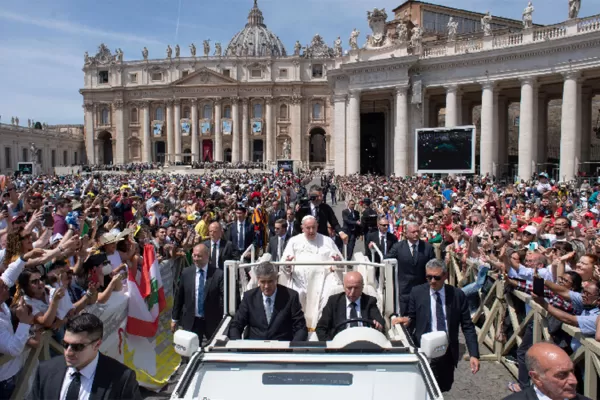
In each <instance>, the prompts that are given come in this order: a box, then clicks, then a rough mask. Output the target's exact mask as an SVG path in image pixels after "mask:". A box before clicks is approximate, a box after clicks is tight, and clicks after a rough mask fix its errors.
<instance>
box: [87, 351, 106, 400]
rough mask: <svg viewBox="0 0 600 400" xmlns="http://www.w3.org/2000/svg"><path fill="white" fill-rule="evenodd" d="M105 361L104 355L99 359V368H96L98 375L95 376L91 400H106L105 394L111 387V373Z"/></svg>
mask: <svg viewBox="0 0 600 400" xmlns="http://www.w3.org/2000/svg"><path fill="white" fill-rule="evenodd" d="M105 364H106V363H105V359H104V356H103V355H102V354H100V355H99V358H98V366H97V367H96V374H95V375H94V382H93V383H92V393H91V394H90V400H101V399H103V398H104V393H105V392H106V391H107V390H108V387H109V386H110V379H109V376H110V374H109V372H108V371H107V370H106V366H105Z"/></svg>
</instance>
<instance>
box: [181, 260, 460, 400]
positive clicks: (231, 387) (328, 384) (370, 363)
mask: <svg viewBox="0 0 600 400" xmlns="http://www.w3.org/2000/svg"><path fill="white" fill-rule="evenodd" d="M267 257H268V255H267ZM258 264H259V263H254V264H241V263H240V262H237V261H228V262H226V263H225V278H224V285H225V288H224V293H225V301H224V303H225V305H224V318H223V320H222V321H221V324H220V325H219V328H218V329H217V332H216V333H215V335H214V336H213V337H212V338H211V340H210V341H209V343H207V344H206V346H205V347H204V348H203V349H201V347H200V343H199V341H198V336H197V335H196V334H194V333H192V332H188V331H183V330H179V331H177V332H176V333H175V336H174V342H175V350H176V351H177V352H178V353H179V354H181V355H182V356H185V357H190V360H189V362H188V364H187V367H186V368H185V371H184V372H183V375H182V377H181V379H180V381H179V382H178V384H177V386H176V388H175V390H174V391H173V394H172V395H171V399H189V400H192V399H194V400H195V399H200V400H239V399H261V400H262V399H276V398H282V399H285V400H296V399H298V400H306V399H314V400H318V399H334V398H343V399H344V400H354V399H356V400H366V399H376V400H387V399H389V400H392V399H394V400H395V399H398V398H404V399H431V400H433V399H443V396H442V393H441V392H440V390H439V388H438V385H437V383H436V381H435V378H434V377H433V374H432V372H431V369H430V367H429V360H430V359H432V358H436V357H440V356H442V355H443V354H444V353H445V352H446V347H447V344H448V339H447V337H446V334H445V333H444V332H432V333H428V334H426V335H423V337H422V339H421V348H416V347H415V345H414V344H413V342H412V340H411V338H410V336H409V335H408V333H407V331H406V330H405V328H404V327H403V326H401V325H395V326H393V327H391V328H390V329H389V330H388V331H387V335H385V334H384V333H381V332H379V331H378V330H375V329H371V328H369V327H367V326H361V327H351V328H347V329H344V330H341V331H340V332H339V333H337V335H336V336H335V337H334V338H333V340H331V341H328V342H320V341H318V339H317V337H316V335H315V334H314V328H315V326H310V324H309V325H308V330H309V340H308V341H306V342H284V341H260V340H229V338H228V337H227V333H228V331H229V324H230V323H231V321H232V319H233V316H234V315H235V312H236V304H239V299H238V298H239V297H240V296H241V295H242V294H243V292H244V291H245V290H247V289H249V288H252V287H253V279H251V281H250V282H248V280H247V278H246V270H248V269H250V268H251V267H255V266H257V265H258ZM273 264H275V265H294V263H290V262H288V263H273ZM302 264H303V265H306V264H307V263H306V262H303V263H302ZM310 265H313V266H315V268H318V266H326V265H327V266H331V265H333V266H334V267H335V268H338V270H339V271H340V272H343V271H345V270H347V268H348V267H353V268H354V269H356V270H358V271H359V272H361V273H362V275H363V277H364V278H365V279H364V281H365V287H364V292H365V293H366V294H369V295H371V296H374V297H376V298H377V305H378V307H379V308H380V310H381V311H382V315H383V316H384V318H385V320H386V325H387V326H388V328H389V324H390V320H391V317H392V316H394V315H396V312H397V310H399V305H398V304H397V302H396V300H395V299H396V297H395V295H394V287H395V286H396V284H397V282H396V281H397V278H394V277H397V276H398V275H397V271H396V260H384V264H374V263H372V262H369V260H368V259H366V257H365V256H364V255H362V254H361V253H358V254H356V255H355V257H354V261H351V262H343V261H341V262H314V263H310ZM249 267H250V268H249ZM376 268H379V270H380V273H379V276H380V279H379V283H377V281H376V280H375V269H376ZM250 275H251V276H252V273H250ZM386 277H388V278H389V279H386ZM319 285H320V286H321V287H320V288H311V290H318V291H322V290H323V287H322V285H321V284H319ZM254 287H256V286H254ZM341 291H343V287H342V286H340V287H337V288H330V289H329V294H335V293H339V292H341ZM323 305H324V304H323ZM318 317H319V316H318V315H317V316H311V315H306V320H307V321H317V320H318ZM349 321H350V320H348V321H347V322H349ZM360 321H361V322H363V325H368V324H370V323H371V321H368V320H362V319H361V320H360ZM347 322H344V323H347ZM313 325H316V322H313Z"/></svg>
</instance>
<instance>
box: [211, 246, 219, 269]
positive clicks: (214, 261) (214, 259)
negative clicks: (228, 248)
mask: <svg viewBox="0 0 600 400" xmlns="http://www.w3.org/2000/svg"><path fill="white" fill-rule="evenodd" d="M210 261H211V262H212V265H213V267H215V268H217V265H218V262H217V244H216V243H213V248H212V253H211V255H210Z"/></svg>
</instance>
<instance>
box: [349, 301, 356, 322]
mask: <svg viewBox="0 0 600 400" xmlns="http://www.w3.org/2000/svg"><path fill="white" fill-rule="evenodd" d="M348 307H350V319H353V318H358V313H357V312H356V303H355V302H352V303H350V305H349V306H348ZM353 326H358V322H351V323H350V327H353Z"/></svg>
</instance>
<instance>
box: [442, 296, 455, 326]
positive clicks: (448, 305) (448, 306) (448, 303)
mask: <svg viewBox="0 0 600 400" xmlns="http://www.w3.org/2000/svg"><path fill="white" fill-rule="evenodd" d="M444 292H446V332H450V321H452V319H451V318H452V304H453V303H454V290H452V288H451V287H450V286H449V285H444Z"/></svg>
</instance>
